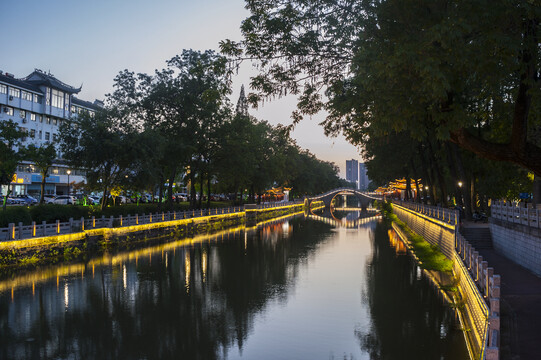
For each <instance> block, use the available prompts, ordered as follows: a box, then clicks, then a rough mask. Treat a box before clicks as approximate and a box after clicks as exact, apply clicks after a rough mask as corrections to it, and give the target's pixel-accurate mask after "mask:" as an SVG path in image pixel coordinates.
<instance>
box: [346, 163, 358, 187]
mask: <svg viewBox="0 0 541 360" xmlns="http://www.w3.org/2000/svg"><path fill="white" fill-rule="evenodd" d="M346 180H347V181H349V182H350V183H353V184H355V188H357V187H358V181H359V162H358V161H357V160H354V159H351V160H346Z"/></svg>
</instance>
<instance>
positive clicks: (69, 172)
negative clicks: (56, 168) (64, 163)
mask: <svg viewBox="0 0 541 360" xmlns="http://www.w3.org/2000/svg"><path fill="white" fill-rule="evenodd" d="M66 172H67V173H68V196H70V174H71V170H70V169H68V171H66Z"/></svg>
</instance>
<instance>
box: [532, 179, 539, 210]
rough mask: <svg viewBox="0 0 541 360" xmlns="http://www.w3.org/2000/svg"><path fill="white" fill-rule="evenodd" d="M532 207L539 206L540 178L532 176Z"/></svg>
mask: <svg viewBox="0 0 541 360" xmlns="http://www.w3.org/2000/svg"><path fill="white" fill-rule="evenodd" d="M532 192H533V207H534V209H535V208H537V205H538V204H541V177H539V176H538V175H534V178H533V191H532Z"/></svg>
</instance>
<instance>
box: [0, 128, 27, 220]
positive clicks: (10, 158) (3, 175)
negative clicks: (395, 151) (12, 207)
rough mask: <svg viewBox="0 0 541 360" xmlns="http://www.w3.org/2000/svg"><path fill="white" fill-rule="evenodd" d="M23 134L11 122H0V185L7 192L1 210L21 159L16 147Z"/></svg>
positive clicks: (4, 207)
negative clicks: (6, 188)
mask: <svg viewBox="0 0 541 360" xmlns="http://www.w3.org/2000/svg"><path fill="white" fill-rule="evenodd" d="M24 136H25V134H24V132H22V131H20V130H19V127H18V126H17V124H16V123H15V122H14V121H12V120H7V121H1V122H0V185H7V186H8V192H7V194H6V196H5V197H4V203H3V204H2V207H3V209H4V210H5V209H6V202H7V197H8V196H9V193H10V191H11V189H10V188H9V185H10V184H11V182H12V181H13V175H15V171H16V170H17V164H18V163H19V161H20V159H21V156H20V155H21V154H20V153H19V152H18V150H17V149H18V146H19V145H20V142H21V139H22V138H24Z"/></svg>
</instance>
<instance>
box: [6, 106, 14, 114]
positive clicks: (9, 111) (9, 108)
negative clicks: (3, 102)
mask: <svg viewBox="0 0 541 360" xmlns="http://www.w3.org/2000/svg"><path fill="white" fill-rule="evenodd" d="M4 112H5V113H6V114H8V115H9V116H13V108H12V107H9V106H4Z"/></svg>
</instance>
